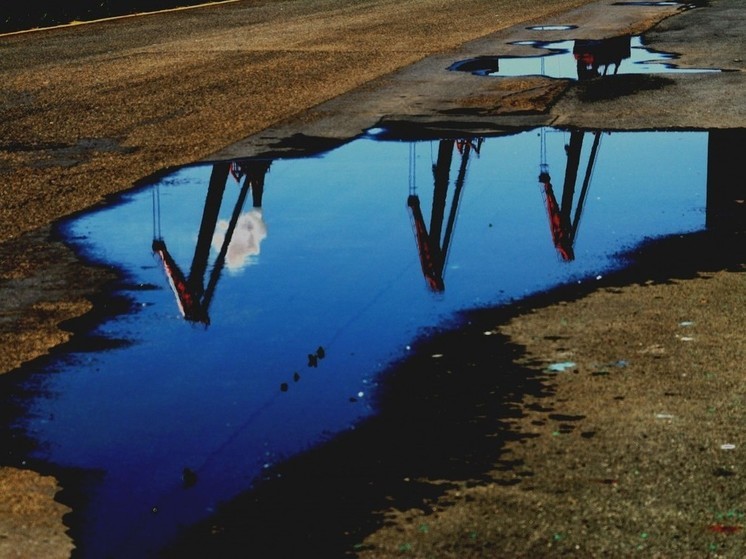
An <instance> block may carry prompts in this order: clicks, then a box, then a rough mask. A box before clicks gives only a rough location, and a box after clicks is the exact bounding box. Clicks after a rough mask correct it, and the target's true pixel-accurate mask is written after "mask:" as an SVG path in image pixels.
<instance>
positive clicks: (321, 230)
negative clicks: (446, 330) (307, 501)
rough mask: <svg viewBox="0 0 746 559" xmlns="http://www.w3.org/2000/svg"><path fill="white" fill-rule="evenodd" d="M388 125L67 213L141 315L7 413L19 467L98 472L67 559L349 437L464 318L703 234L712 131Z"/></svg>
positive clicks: (198, 508) (70, 232)
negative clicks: (478, 134) (398, 375)
mask: <svg viewBox="0 0 746 559" xmlns="http://www.w3.org/2000/svg"><path fill="white" fill-rule="evenodd" d="M380 132H382V131H371V133H370V134H369V135H367V136H365V137H362V138H360V139H357V140H355V141H352V142H350V143H348V144H346V145H344V146H342V147H339V148H337V149H335V150H333V151H330V152H328V153H324V154H322V155H320V156H316V157H309V158H305V159H304V158H299V159H279V160H274V161H270V160H241V161H235V162H232V163H230V164H229V163H216V164H212V165H211V164H206V165H198V166H191V167H185V168H183V169H180V170H177V171H175V172H173V173H171V174H168V175H167V176H164V177H163V178H161V179H160V180H158V181H157V183H156V184H153V185H149V186H147V187H143V188H138V189H136V190H134V191H132V192H130V193H127V194H125V195H123V196H121V198H120V199H118V200H117V201H116V203H115V204H112V205H111V206H110V207H106V208H104V209H101V210H98V211H95V212H93V213H90V214H86V215H82V216H79V217H77V218H76V219H74V220H71V221H69V222H66V223H64V224H62V225H61V231H62V232H63V233H64V235H65V236H66V238H67V239H68V240H69V242H70V243H71V244H72V245H73V246H75V247H76V249H77V250H79V251H80V252H81V253H84V254H86V255H87V256H89V257H90V258H92V259H94V260H96V261H101V262H107V263H110V264H112V265H114V266H116V267H117V268H120V269H122V270H123V272H124V274H125V279H124V280H123V281H122V284H121V286H120V288H119V289H118V291H117V292H116V293H114V295H123V296H126V297H127V298H129V299H130V300H131V301H132V307H133V309H134V310H133V312H131V313H127V314H124V315H121V316H118V317H116V318H114V319H111V320H109V321H107V322H105V323H104V324H102V325H101V326H99V327H98V328H97V329H96V330H95V331H94V332H93V333H92V334H93V335H97V336H102V337H105V338H110V339H116V340H126V341H127V342H128V344H127V345H126V346H125V347H120V348H116V349H111V350H108V351H100V352H87V353H82V352H81V353H73V354H69V355H66V356H64V357H63V358H60V359H58V360H57V361H56V362H55V363H54V364H53V365H52V366H50V369H51V370H52V371H53V372H54V374H51V375H50V374H48V373H47V372H44V373H43V374H40V375H32V376H31V379H30V380H29V383H30V384H32V385H33V386H35V387H37V388H39V387H40V388H41V390H39V393H38V396H37V397H35V398H34V399H33V400H31V401H30V402H29V403H28V406H29V410H28V414H27V415H26V416H25V417H24V418H23V419H22V420H21V421H20V423H19V424H18V426H19V427H21V428H23V429H24V430H25V431H26V433H27V434H28V435H29V436H30V437H31V438H32V439H33V440H34V441H35V442H36V443H37V445H38V447H37V449H36V450H35V451H34V453H33V455H32V456H31V457H30V458H33V459H39V460H44V461H48V462H50V463H52V464H55V465H57V466H60V467H66V468H76V469H81V470H84V471H87V472H90V475H89V483H90V489H89V492H88V494H87V495H86V499H87V502H86V503H85V506H84V507H83V509H82V510H81V511H80V512H78V513H76V514H77V516H75V517H74V518H73V519H72V522H73V523H74V524H75V525H76V526H77V528H76V530H77V532H76V533H78V534H79V538H80V540H79V541H78V542H77V543H78V545H79V546H80V548H81V556H87V557H106V556H115V557H135V556H138V557H139V556H145V555H148V554H149V553H153V552H155V550H157V549H158V548H160V547H162V546H163V545H165V544H166V543H167V542H168V541H169V540H170V539H172V538H173V537H174V535H175V534H176V532H177V531H178V529H179V527H181V526H186V525H189V524H190V523H193V522H195V521H197V520H199V519H201V518H204V517H205V516H207V515H209V514H210V513H211V512H212V511H214V510H215V507H216V506H217V505H218V503H220V502H222V501H225V500H228V499H230V498H232V497H234V496H235V495H236V494H238V493H239V492H241V491H243V490H246V489H247V488H249V487H251V486H252V485H253V484H255V483H257V482H259V481H261V480H262V479H263V477H264V476H266V475H271V474H270V473H271V471H272V466H273V465H274V464H277V463H279V462H281V461H282V460H283V459H285V458H288V457H290V456H294V455H296V454H297V453H299V452H301V451H303V450H305V449H308V448H311V447H313V446H315V445H320V444H323V443H324V442H325V441H328V440H330V438H332V437H334V435H335V434H338V433H342V432H345V431H349V430H351V429H354V428H355V426H356V424H358V422H360V421H361V420H363V419H364V418H366V417H370V416H371V415H372V414H375V412H376V405H375V394H376V391H377V386H378V383H379V381H380V380H381V375H382V374H383V373H384V372H385V371H386V370H387V368H388V367H389V366H391V364H393V363H395V362H397V360H400V359H402V358H404V357H406V356H407V354H408V351H409V346H410V345H411V344H412V343H413V341H414V340H416V339H417V338H418V337H421V336H423V335H426V334H427V332H428V331H429V330H431V329H434V328H440V327H446V326H450V325H452V324H453V321H454V319H455V316H456V314H457V313H458V312H459V311H460V310H462V309H469V308H476V307H486V306H493V305H503V304H509V303H510V302H511V301H513V300H516V299H520V298H522V297H525V296H526V295H529V294H532V293H536V292H540V291H542V290H547V289H550V288H552V287H554V286H557V285H560V284H565V283H570V282H577V281H588V280H590V281H594V280H595V278H598V277H602V276H603V275H604V274H606V273H608V272H609V271H611V270H614V269H617V268H619V267H620V266H623V262H622V261H621V260H620V259H619V258H618V256H617V255H618V254H620V253H621V252H622V251H625V250H628V249H630V248H632V247H634V246H636V245H637V244H639V243H640V242H642V241H643V240H646V239H650V238H656V237H660V236H666V235H671V234H679V233H686V232H693V231H699V230H702V229H704V228H705V227H706V215H707V212H706V206H707V177H708V153H709V150H711V149H712V148H711V147H710V148H708V139H709V135H708V133H707V132H634V133H633V132H614V133H605V132H571V131H564V130H557V129H551V128H546V129H536V130H526V131H521V132H518V133H515V134H512V135H506V136H497V137H488V138H468V139H462V140H458V139H453V138H449V139H443V140H436V141H420V142H404V141H394V140H389V141H383V140H381V139H380V138H381V137H383V134H381V133H380ZM725 198H726V199H727V198H728V197H727V196H726V197H725ZM177 295H178V296H177ZM185 469H186V477H184V473H185Z"/></svg>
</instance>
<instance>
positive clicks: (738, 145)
mask: <svg viewBox="0 0 746 559" xmlns="http://www.w3.org/2000/svg"><path fill="white" fill-rule="evenodd" d="M744 145H746V130H744V129H743V128H741V129H731V130H711V131H710V133H709V136H708V141H707V220H706V225H707V228H708V229H710V230H714V231H722V232H743V231H746V180H744V171H743V163H742V161H741V154H742V152H743V146H744Z"/></svg>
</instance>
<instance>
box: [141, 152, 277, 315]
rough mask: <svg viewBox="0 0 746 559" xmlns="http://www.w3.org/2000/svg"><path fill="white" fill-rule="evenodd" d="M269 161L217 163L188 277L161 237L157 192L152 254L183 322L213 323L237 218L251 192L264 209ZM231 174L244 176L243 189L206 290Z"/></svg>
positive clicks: (154, 199)
mask: <svg viewBox="0 0 746 559" xmlns="http://www.w3.org/2000/svg"><path fill="white" fill-rule="evenodd" d="M269 166H270V162H269V161H248V162H242V163H231V164H228V163H216V164H214V165H213V168H212V174H211V175H210V184H209V186H208V189H207V197H206V199H205V207H204V210H203V213H202V222H201V224H200V228H199V236H198V237H197V245H196V247H195V249H194V257H193V259H192V266H191V268H190V270H189V276H188V277H187V276H185V275H184V273H183V272H182V270H181V268H180V267H179V266H178V264H177V263H176V261H175V260H174V259H173V257H172V256H171V254H170V253H169V252H168V249H167V248H166V242H165V240H164V239H163V237H162V235H161V227H160V200H159V199H158V190H157V187H156V190H155V191H154V195H153V196H154V197H153V225H154V233H153V246H152V249H153V252H155V253H156V254H157V255H158V256H160V258H161V260H162V261H163V267H164V269H165V271H166V276H167V277H168V281H169V284H170V285H171V289H172V290H173V292H174V294H175V295H176V303H177V305H178V306H179V310H180V311H181V314H182V315H183V316H184V318H185V319H186V320H188V321H190V322H201V323H203V324H209V323H210V317H209V315H208V310H209V308H210V303H211V302H212V297H213V295H214V293H215V287H216V286H217V283H218V279H219V278H220V274H221V272H222V270H223V266H224V265H225V257H226V254H227V252H228V246H229V245H230V242H231V239H232V237H233V233H234V231H235V230H236V224H237V223H238V218H239V217H240V215H241V210H242V209H243V205H244V203H245V201H246V196H247V194H248V191H249V189H251V190H252V194H253V202H254V206H255V207H259V206H261V200H262V195H263V193H264V177H265V175H266V174H267V171H268V170H269ZM229 173H231V174H232V175H233V177H234V178H235V179H236V180H237V181H238V180H240V178H241V177H243V176H244V175H245V176H246V180H244V183H243V186H242V187H241V190H240V192H239V195H238V199H237V201H236V204H235V206H234V208H233V213H232V214H231V219H230V221H229V223H228V228H227V230H226V233H225V238H224V240H223V243H222V245H221V247H220V251H219V253H218V256H217V259H216V260H215V264H214V266H213V269H212V272H211V273H210V278H209V281H208V283H207V287H205V284H204V278H205V274H206V272H207V265H208V259H209V256H210V245H211V243H212V238H213V236H214V234H215V228H216V226H217V222H218V215H219V213H220V206H221V204H222V201H223V194H224V192H225V188H226V182H227V180H228V174H229Z"/></svg>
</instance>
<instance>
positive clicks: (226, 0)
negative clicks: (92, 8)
mask: <svg viewBox="0 0 746 559" xmlns="http://www.w3.org/2000/svg"><path fill="white" fill-rule="evenodd" d="M240 1H241V0H219V1H217V2H208V3H205V4H195V5H194V6H179V7H177V8H168V9H165V10H156V11H153V12H137V13H134V14H124V15H121V16H112V17H104V18H101V19H92V20H89V21H71V22H70V23H63V24H60V25H51V26H49V27H34V28H33V29H23V30H21V31H11V32H10V33H0V37H10V36H12V35H22V34H24V33H35V32H37V31H49V30H50V29H64V28H66V27H74V26H77V25H88V24H90V23H101V22H103V21H115V20H118V19H126V18H131V17H140V16H150V15H153V14H167V13H169V12H181V11H184V10H194V9H196V8H208V7H210V6H219V5H221V4H232V3H233V2H240Z"/></svg>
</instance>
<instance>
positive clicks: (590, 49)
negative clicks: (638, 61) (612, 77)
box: [572, 35, 631, 80]
mask: <svg viewBox="0 0 746 559" xmlns="http://www.w3.org/2000/svg"><path fill="white" fill-rule="evenodd" d="M630 46H631V37H630V36H629V35H625V36H622V37H612V38H611V39H601V40H597V41H591V40H576V41H575V45H574V46H573V49H572V54H573V56H574V57H575V60H577V63H578V79H579V80H584V79H588V78H595V77H598V76H605V75H606V74H607V73H608V72H609V67H610V66H612V65H613V66H614V74H616V73H617V72H618V71H619V64H621V62H622V60H625V59H627V58H629V57H630V56H631V50H630Z"/></svg>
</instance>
